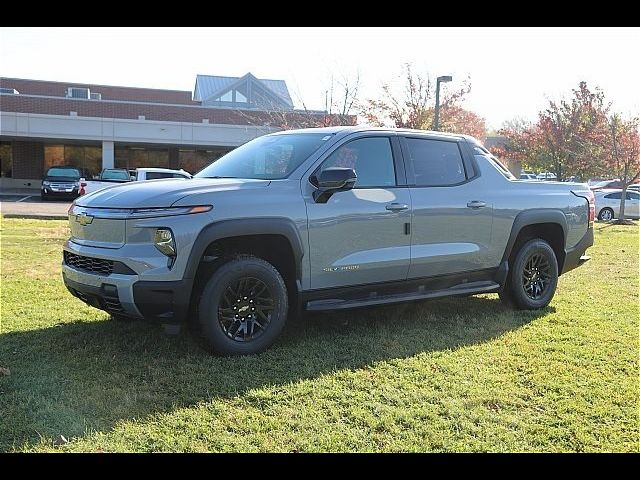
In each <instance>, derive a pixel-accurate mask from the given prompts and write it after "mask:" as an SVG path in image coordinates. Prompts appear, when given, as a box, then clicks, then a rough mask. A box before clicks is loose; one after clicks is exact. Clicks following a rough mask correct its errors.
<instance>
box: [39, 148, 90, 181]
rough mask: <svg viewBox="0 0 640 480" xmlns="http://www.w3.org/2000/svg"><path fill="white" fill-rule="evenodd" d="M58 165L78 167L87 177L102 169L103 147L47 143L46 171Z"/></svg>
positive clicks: (45, 152) (45, 153)
mask: <svg viewBox="0 0 640 480" xmlns="http://www.w3.org/2000/svg"><path fill="white" fill-rule="evenodd" d="M57 165H71V166H73V167H78V168H79V169H80V173H81V175H82V176H83V177H85V178H92V177H93V176H94V175H98V174H99V173H100V170H102V148H101V147H94V146H88V145H45V146H44V165H43V166H44V171H45V172H46V171H47V170H48V169H49V168H51V167H55V166H57Z"/></svg>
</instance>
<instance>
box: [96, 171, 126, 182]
mask: <svg viewBox="0 0 640 480" xmlns="http://www.w3.org/2000/svg"><path fill="white" fill-rule="evenodd" d="M102 180H131V177H130V176H129V172H127V171H126V170H105V171H104V172H102Z"/></svg>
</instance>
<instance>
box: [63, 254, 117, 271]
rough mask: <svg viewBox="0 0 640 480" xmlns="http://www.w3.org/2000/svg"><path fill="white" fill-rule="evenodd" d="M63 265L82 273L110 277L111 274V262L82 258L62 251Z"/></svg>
mask: <svg viewBox="0 0 640 480" xmlns="http://www.w3.org/2000/svg"><path fill="white" fill-rule="evenodd" d="M64 263H65V264H66V265H69V266H70V267H73V268H77V269H78V270H82V271H83V272H89V273H99V274H102V275H111V273H113V261H111V260H103V259H101V258H93V257H84V256H82V255H76V254H75V253H71V252H67V251H66V250H65V251H64Z"/></svg>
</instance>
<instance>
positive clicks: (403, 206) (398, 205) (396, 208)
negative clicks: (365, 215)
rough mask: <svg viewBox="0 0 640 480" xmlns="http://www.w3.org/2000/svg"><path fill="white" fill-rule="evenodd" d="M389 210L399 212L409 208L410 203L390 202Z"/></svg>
mask: <svg viewBox="0 0 640 480" xmlns="http://www.w3.org/2000/svg"><path fill="white" fill-rule="evenodd" d="M384 208H386V209H387V210H390V211H392V212H399V211H400V210H406V209H408V208H409V205H407V204H406V203H390V204H389V205H387V206H386V207H384Z"/></svg>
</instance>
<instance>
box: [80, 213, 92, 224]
mask: <svg viewBox="0 0 640 480" xmlns="http://www.w3.org/2000/svg"><path fill="white" fill-rule="evenodd" d="M76 222H78V223H79V224H80V225H82V226H85V225H89V224H90V223H91V222H93V217H92V216H91V215H87V214H86V213H84V212H83V213H79V214H78V215H76Z"/></svg>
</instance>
